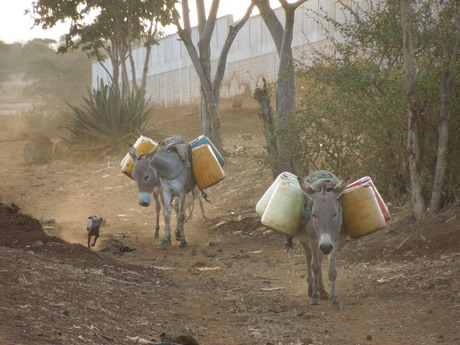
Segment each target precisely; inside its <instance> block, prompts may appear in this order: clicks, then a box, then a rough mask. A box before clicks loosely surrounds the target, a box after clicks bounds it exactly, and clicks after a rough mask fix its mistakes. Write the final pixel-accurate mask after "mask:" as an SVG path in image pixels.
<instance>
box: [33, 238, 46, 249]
mask: <svg viewBox="0 0 460 345" xmlns="http://www.w3.org/2000/svg"><path fill="white" fill-rule="evenodd" d="M43 245H44V243H43V241H40V240H38V241H36V242H35V243H34V244H32V248H37V247H41V246H43Z"/></svg>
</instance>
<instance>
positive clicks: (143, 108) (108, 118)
mask: <svg viewBox="0 0 460 345" xmlns="http://www.w3.org/2000/svg"><path fill="white" fill-rule="evenodd" d="M69 107H70V108H71V110H72V112H71V114H70V120H69V122H68V124H67V125H66V126H65V127H66V128H67V129H68V130H69V131H70V132H71V134H72V138H71V139H68V140H67V141H68V143H69V144H70V145H73V147H75V148H76V150H77V151H79V152H81V153H84V154H85V155H86V156H87V157H89V156H92V157H93V158H98V157H100V156H104V155H108V154H118V153H121V152H126V150H127V145H128V143H132V142H134V140H135V139H136V138H137V137H138V136H139V135H141V134H144V135H147V136H153V134H154V132H155V129H154V128H153V127H151V126H150V125H149V121H150V119H151V116H152V113H151V108H150V107H148V106H147V103H146V100H145V98H144V96H143V95H141V94H140V93H139V92H138V91H132V92H131V93H130V94H128V93H127V92H125V91H124V90H120V88H119V86H118V85H117V84H115V85H112V86H107V85H103V84H102V83H101V86H100V88H99V90H95V89H93V90H92V91H91V90H89V89H88V97H87V98H86V97H84V104H83V105H82V106H73V105H70V104H69Z"/></svg>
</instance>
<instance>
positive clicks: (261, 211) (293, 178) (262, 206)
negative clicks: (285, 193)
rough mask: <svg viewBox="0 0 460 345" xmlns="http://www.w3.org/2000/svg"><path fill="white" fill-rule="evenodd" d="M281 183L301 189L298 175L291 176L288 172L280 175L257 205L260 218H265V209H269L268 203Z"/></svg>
mask: <svg viewBox="0 0 460 345" xmlns="http://www.w3.org/2000/svg"><path fill="white" fill-rule="evenodd" d="M281 182H290V183H293V184H294V185H297V186H299V188H300V185H299V181H298V180H297V176H296V175H294V174H291V173H290V172H287V171H285V172H282V173H281V174H279V175H278V177H277V178H276V179H275V181H273V183H272V184H271V186H270V187H268V189H267V191H266V192H265V193H264V195H262V197H261V198H260V200H259V201H258V202H257V204H256V213H257V215H258V216H259V217H262V216H263V214H264V212H265V209H266V208H267V205H268V202H269V201H270V198H271V197H272V195H273V192H274V191H275V188H276V186H277V185H278V184H279V183H281Z"/></svg>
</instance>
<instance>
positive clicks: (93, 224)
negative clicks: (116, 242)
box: [86, 216, 103, 249]
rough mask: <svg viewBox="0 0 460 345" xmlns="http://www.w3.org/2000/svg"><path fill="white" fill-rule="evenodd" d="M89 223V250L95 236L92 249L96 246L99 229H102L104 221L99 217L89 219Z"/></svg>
mask: <svg viewBox="0 0 460 345" xmlns="http://www.w3.org/2000/svg"><path fill="white" fill-rule="evenodd" d="M88 219H89V222H88V225H87V226H86V230H87V231H88V249H89V248H90V242H91V236H94V242H93V244H92V247H94V245H95V244H96V240H97V238H98V237H99V228H100V227H101V224H102V221H103V219H102V218H101V217H97V216H91V217H88Z"/></svg>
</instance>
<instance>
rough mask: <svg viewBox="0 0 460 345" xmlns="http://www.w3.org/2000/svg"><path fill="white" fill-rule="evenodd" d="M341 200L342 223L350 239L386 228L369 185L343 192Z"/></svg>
mask: <svg viewBox="0 0 460 345" xmlns="http://www.w3.org/2000/svg"><path fill="white" fill-rule="evenodd" d="M341 200H342V215H343V223H344V225H345V228H346V230H347V232H348V235H349V236H350V237H351V238H358V237H361V236H364V235H368V234H370V233H373V232H375V231H377V230H379V229H383V228H384V227H385V226H386V222H385V218H384V216H383V213H382V211H381V210H380V206H379V203H378V202H377V198H376V196H375V192H374V189H372V187H370V186H369V185H367V184H364V185H358V186H355V187H353V188H350V189H347V190H345V193H343V195H342V199H341Z"/></svg>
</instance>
